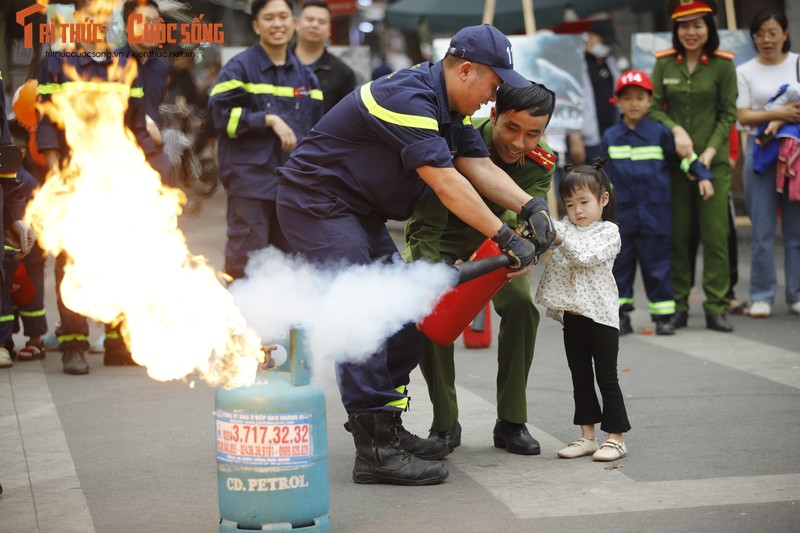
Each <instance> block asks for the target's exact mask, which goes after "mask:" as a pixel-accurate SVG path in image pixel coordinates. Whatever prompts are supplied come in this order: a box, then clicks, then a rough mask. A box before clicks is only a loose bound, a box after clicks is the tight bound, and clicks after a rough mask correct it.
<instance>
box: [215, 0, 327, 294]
mask: <svg viewBox="0 0 800 533" xmlns="http://www.w3.org/2000/svg"><path fill="white" fill-rule="evenodd" d="M250 12H251V13H252V17H253V31H254V32H255V33H256V34H257V35H259V41H258V42H257V43H256V44H254V45H253V46H251V47H250V48H248V49H247V50H245V51H244V52H242V53H241V54H238V55H237V56H236V57H234V58H233V59H231V60H230V61H229V62H228V63H227V64H226V65H225V66H224V67H222V70H221V71H220V73H219V76H218V77H217V80H216V84H215V85H214V87H213V88H212V89H211V95H210V100H209V108H210V109H211V114H212V117H213V120H214V126H215V127H216V129H217V131H218V132H219V156H218V157H219V178H220V181H221V182H222V185H223V186H224V187H225V192H226V193H227V197H228V210H227V221H228V241H227V243H226V245H225V272H226V273H227V274H228V275H229V276H231V277H232V278H235V279H236V278H241V277H243V276H244V270H245V265H246V264H247V260H248V255H249V254H250V253H251V252H255V251H257V250H261V249H263V248H266V247H267V246H270V245H271V246H275V247H276V248H278V249H280V250H282V251H289V250H290V248H289V245H288V244H287V243H286V238H285V237H284V236H283V233H282V231H281V228H280V225H279V224H278V220H277V218H276V215H275V194H276V191H277V189H278V181H277V176H276V174H275V170H276V169H277V168H278V167H279V166H281V165H282V164H284V163H285V162H286V160H287V159H288V157H289V154H290V152H291V151H292V150H293V149H294V147H295V145H296V144H297V142H298V141H300V140H302V139H303V137H304V136H305V134H306V133H307V132H308V130H310V129H311V127H312V126H313V125H314V124H316V123H317V121H318V120H319V119H320V118H321V117H322V113H323V108H322V91H321V90H320V88H319V82H318V81H317V78H316V76H314V74H313V73H312V72H311V71H310V70H309V69H308V68H306V67H305V66H304V65H303V64H302V63H300V61H299V60H298V59H297V58H296V57H295V56H294V55H293V54H292V52H291V51H290V50H289V48H288V45H289V41H290V40H291V38H292V33H293V30H294V18H293V15H292V3H291V2H290V1H288V0H255V1H254V2H253V3H252V5H251V11H250ZM275 28H277V29H278V30H280V31H276V30H275Z"/></svg>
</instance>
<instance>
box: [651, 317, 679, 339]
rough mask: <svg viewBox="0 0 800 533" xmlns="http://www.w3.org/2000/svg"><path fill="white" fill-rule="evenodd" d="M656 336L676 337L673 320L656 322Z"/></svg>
mask: <svg viewBox="0 0 800 533" xmlns="http://www.w3.org/2000/svg"><path fill="white" fill-rule="evenodd" d="M656 335H675V324H673V323H672V318H661V319H659V320H656Z"/></svg>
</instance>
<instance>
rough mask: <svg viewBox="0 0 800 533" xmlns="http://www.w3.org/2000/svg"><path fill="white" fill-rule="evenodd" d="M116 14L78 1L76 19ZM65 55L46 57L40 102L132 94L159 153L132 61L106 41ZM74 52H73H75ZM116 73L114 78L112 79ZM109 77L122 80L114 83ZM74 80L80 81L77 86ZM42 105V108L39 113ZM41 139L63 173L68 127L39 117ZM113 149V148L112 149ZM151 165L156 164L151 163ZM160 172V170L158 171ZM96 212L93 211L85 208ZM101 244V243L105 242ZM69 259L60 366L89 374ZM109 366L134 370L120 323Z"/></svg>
mask: <svg viewBox="0 0 800 533" xmlns="http://www.w3.org/2000/svg"><path fill="white" fill-rule="evenodd" d="M110 17H111V12H110V10H109V8H108V6H107V5H105V4H103V3H102V2H97V1H93V0H84V1H82V2H76V10H75V20H78V21H81V22H82V21H84V20H87V19H91V20H93V21H94V22H95V23H97V24H102V23H104V22H106V21H108V20H110ZM66 52H68V53H67V54H64V55H57V56H50V57H46V58H45V59H44V61H43V62H42V65H41V68H40V71H39V85H38V87H37V89H36V94H37V102H38V103H39V104H46V103H48V102H49V101H50V99H51V97H52V95H53V94H54V93H56V92H60V91H70V92H74V91H80V92H86V98H92V94H93V93H94V92H97V91H104V90H108V86H110V87H113V88H114V90H119V91H121V92H123V93H127V94H128V96H129V98H128V108H127V110H126V111H125V117H124V121H125V125H126V126H127V127H128V128H129V129H130V130H131V132H132V133H133V135H134V137H135V138H136V140H137V142H138V143H139V145H140V146H141V148H142V150H143V152H144V153H145V154H151V153H153V154H154V153H160V149H159V148H158V147H156V146H154V142H153V140H152V138H151V137H150V134H149V133H148V132H147V127H146V125H145V119H144V117H145V113H144V109H143V108H142V105H143V103H142V97H143V95H144V93H143V91H142V89H141V87H132V86H130V85H128V84H127V83H126V80H125V79H124V74H122V73H121V72H122V71H124V70H125V67H126V65H127V64H128V61H131V60H132V59H131V58H126V57H121V56H116V55H114V54H111V53H110V52H111V50H110V47H109V45H108V43H107V42H105V41H102V42H99V43H94V42H89V43H82V44H78V45H75V47H74V48H70V49H68V50H66ZM72 52H74V53H72ZM112 73H115V74H112ZM110 75H114V76H118V78H114V79H111V78H109V76H110ZM75 76H77V77H78V78H79V80H83V81H76V79H75ZM38 108H39V106H37V109H38ZM37 120H38V123H37V131H36V140H37V143H38V146H39V151H40V152H41V153H42V155H44V158H45V161H46V163H47V167H48V169H49V170H50V172H54V171H57V170H58V169H59V168H61V166H62V163H64V162H65V161H67V160H68V159H69V157H70V151H71V147H70V146H69V145H68V144H67V140H66V136H65V133H64V130H63V129H62V128H63V127H62V126H60V125H58V124H56V123H55V122H54V121H53V120H52V119H51V118H50V116H48V115H47V114H39V113H38V112H37ZM109 149H113V147H109ZM148 162H149V163H150V165H151V166H152V165H153V161H152V160H151V159H149V158H148ZM156 170H157V169H156ZM86 208H87V209H91V208H92V206H86ZM100 245H102V243H100ZM67 260H68V256H67V253H66V252H62V253H60V254H59V255H58V257H56V264H55V278H56V302H57V305H58V313H59V317H60V320H61V325H60V326H59V327H58V328H57V329H56V337H57V339H58V341H59V350H61V354H62V355H61V361H62V363H63V370H64V373H65V374H74V375H77V374H88V373H89V364H88V363H87V362H86V357H85V354H86V351H87V350H88V349H89V323H88V321H87V319H86V317H84V316H82V315H79V314H78V313H75V312H74V311H72V310H71V309H69V308H68V307H66V306H65V305H64V302H63V301H62V299H61V290H60V288H61V281H62V279H63V278H64V267H65V265H66V264H67ZM103 346H104V348H105V356H104V358H103V363H104V364H105V365H114V366H116V365H135V364H136V363H135V362H134V361H133V359H132V358H131V354H130V351H129V350H128V348H127V347H126V346H125V341H124V340H123V339H122V336H121V334H120V329H119V324H117V325H114V326H112V325H108V324H107V325H106V333H105V340H104V341H103Z"/></svg>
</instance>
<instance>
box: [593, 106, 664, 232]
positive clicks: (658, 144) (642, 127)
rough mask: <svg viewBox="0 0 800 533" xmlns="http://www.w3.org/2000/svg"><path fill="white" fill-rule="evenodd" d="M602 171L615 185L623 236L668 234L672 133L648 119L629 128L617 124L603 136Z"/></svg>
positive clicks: (643, 118) (645, 118) (618, 219)
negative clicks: (605, 158)
mask: <svg viewBox="0 0 800 533" xmlns="http://www.w3.org/2000/svg"><path fill="white" fill-rule="evenodd" d="M601 149H602V153H608V163H606V167H605V170H606V172H607V174H608V177H609V179H610V180H611V183H612V184H613V186H614V196H615V198H616V200H617V222H618V223H619V231H620V233H622V234H632V233H639V234H646V235H671V234H672V211H671V208H670V206H671V198H672V188H671V182H670V175H669V163H670V162H673V163H674V162H675V161H676V160H677V159H678V156H677V155H676V154H675V141H674V139H673V136H672V133H671V132H670V131H669V130H668V129H667V128H666V126H664V125H663V124H661V123H660V122H656V121H654V120H651V119H649V118H647V117H642V120H640V121H639V123H638V124H637V125H636V128H635V129H631V128H629V127H628V126H626V125H625V124H624V123H622V122H617V123H616V124H614V125H613V126H611V127H610V128H609V129H608V130H606V132H605V133H604V134H603V140H602V145H601Z"/></svg>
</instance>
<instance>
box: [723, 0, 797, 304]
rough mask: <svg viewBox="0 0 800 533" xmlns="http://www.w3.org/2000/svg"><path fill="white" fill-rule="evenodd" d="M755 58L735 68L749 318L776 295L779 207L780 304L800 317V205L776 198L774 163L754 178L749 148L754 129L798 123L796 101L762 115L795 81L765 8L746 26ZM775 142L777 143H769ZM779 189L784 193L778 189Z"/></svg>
mask: <svg viewBox="0 0 800 533" xmlns="http://www.w3.org/2000/svg"><path fill="white" fill-rule="evenodd" d="M750 37H751V38H752V39H753V44H754V45H755V48H756V50H757V51H758V55H757V56H756V57H755V58H753V59H751V60H750V61H747V62H746V63H744V64H742V65H740V66H739V67H738V68H737V69H736V76H737V80H738V86H739V97H738V99H737V100H736V107H737V108H738V118H739V123H740V124H742V126H744V129H745V130H746V131H747V133H748V137H747V146H746V151H745V163H744V192H745V205H746V207H747V212H748V214H749V215H750V220H751V221H752V225H753V229H752V239H751V245H750V246H751V259H750V300H751V302H752V304H751V306H750V316H753V317H761V318H765V317H768V316H770V314H771V313H772V305H773V303H774V300H775V292H776V290H777V276H776V272H775V225H776V220H777V207H778V205H780V208H781V219H782V229H783V244H784V261H785V263H784V270H785V275H786V303H787V304H788V305H789V312H790V313H794V314H800V202H792V201H790V200H789V198H788V195H786V194H778V193H777V192H776V187H775V172H776V170H777V168H776V162H775V161H773V162H771V163H768V164H766V166H765V168H764V170H763V172H761V173H757V172H756V171H755V170H754V168H753V166H754V162H755V161H754V157H753V148H754V145H755V143H756V142H757V141H756V137H755V133H756V129H757V128H758V126H760V125H762V124H767V129H766V130H765V133H766V134H774V133H775V132H777V130H778V129H779V128H780V127H781V126H782V125H784V124H786V123H791V122H795V123H796V122H798V121H800V102H790V103H787V104H785V105H782V106H780V107H778V108H777V109H773V110H771V111H767V110H765V109H764V106H765V104H766V103H767V101H768V100H769V99H770V98H772V97H773V96H775V95H776V94H777V93H778V90H779V89H780V87H781V85H783V84H794V83H797V82H798V81H800V58H798V55H797V54H795V53H792V52H790V51H789V47H790V46H791V40H790V38H789V29H788V22H787V20H786V15H785V14H783V13H782V12H781V11H779V10H777V9H774V8H766V9H763V10H761V11H759V12H758V13H756V15H755V17H753V22H752V24H751V25H750ZM771 142H778V141H771ZM784 190H787V188H785V187H784Z"/></svg>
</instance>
